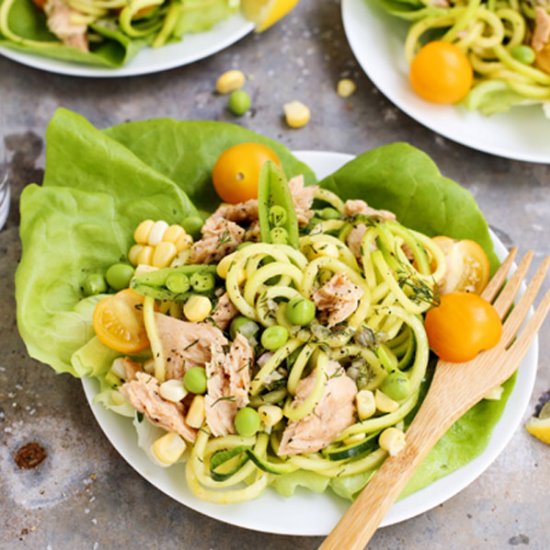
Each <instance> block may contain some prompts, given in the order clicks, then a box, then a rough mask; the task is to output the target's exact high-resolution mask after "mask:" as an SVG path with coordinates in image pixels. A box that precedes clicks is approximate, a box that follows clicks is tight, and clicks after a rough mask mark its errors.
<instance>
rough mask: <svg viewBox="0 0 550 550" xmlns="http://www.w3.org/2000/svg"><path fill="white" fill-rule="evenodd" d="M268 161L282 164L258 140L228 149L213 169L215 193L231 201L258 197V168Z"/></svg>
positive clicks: (259, 169)
mask: <svg viewBox="0 0 550 550" xmlns="http://www.w3.org/2000/svg"><path fill="white" fill-rule="evenodd" d="M268 160H271V161H273V162H275V163H276V164H278V165H279V166H280V165H281V161H280V160H279V157H278V156H277V155H276V154H275V152H274V151H273V150H272V149H270V148H269V147H267V145H262V144H261V143H240V144H239V145H234V146H233V147H231V148H229V149H227V150H226V151H224V152H223V153H222V155H221V156H220V158H219V159H218V160H217V162H216V165H215V166H214V171H213V172H212V180H213V183H214V189H216V193H218V195H219V196H220V198H221V199H222V200H223V201H224V202H228V203H230V204H237V203H238V202H244V201H247V200H248V199H257V198H258V179H259V177H260V171H261V169H262V166H263V165H264V163H265V162H267V161H268Z"/></svg>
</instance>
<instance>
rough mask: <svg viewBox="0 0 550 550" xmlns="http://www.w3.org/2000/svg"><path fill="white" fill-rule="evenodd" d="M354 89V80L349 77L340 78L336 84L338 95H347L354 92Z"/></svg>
mask: <svg viewBox="0 0 550 550" xmlns="http://www.w3.org/2000/svg"><path fill="white" fill-rule="evenodd" d="M355 90H357V86H356V85H355V82H354V81H353V80H350V79H349V78H342V80H340V81H339V82H338V84H337V85H336V93H337V94H338V95H339V96H340V97H344V98H346V97H349V96H350V95H353V94H354V93H355Z"/></svg>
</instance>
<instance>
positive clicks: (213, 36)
mask: <svg viewBox="0 0 550 550" xmlns="http://www.w3.org/2000/svg"><path fill="white" fill-rule="evenodd" d="M253 29H254V25H253V24H252V23H251V22H250V21H247V20H246V19H245V18H244V17H243V16H242V15H241V14H235V15H233V16H231V17H230V18H229V19H226V20H225V21H222V22H220V23H219V24H218V25H216V26H215V27H213V28H212V29H211V30H209V31H207V32H201V33H197V34H186V35H185V36H184V38H183V40H182V41H181V42H177V43H174V44H168V45H166V46H163V47H162V48H158V49H153V48H144V49H143V50H141V51H140V52H139V53H138V54H137V55H136V57H134V59H132V61H130V63H128V65H125V66H124V67H121V68H119V69H108V68H103V67H93V66H89V65H83V64H81V63H71V62H70V61H60V60H57V59H48V58H47V57H41V56H38V55H33V54H32V53H24V52H19V51H16V50H11V49H9V48H3V47H0V54H1V55H3V56H5V57H8V58H9V59H12V60H14V61H17V62H19V63H22V64H23V65H28V66H29V67H33V68H35V69H41V70H43V71H48V72H50V73H57V74H64V75H69V76H84V77H90V78H114V77H120V76H138V75H143V74H151V73H157V72H160V71H166V70H168V69H173V68H175V67H181V66H182V65H187V64H189V63H194V62H195V61H198V60H199V59H204V58H205V57H208V56H210V55H212V54H215V53H216V52H219V51H220V50H223V49H225V48H227V47H228V46H230V45H231V44H233V43H235V42H237V41H238V40H240V39H241V38H243V36H245V35H247V34H248V33H249V32H251V31H252V30H253Z"/></svg>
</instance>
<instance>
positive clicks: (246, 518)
mask: <svg viewBox="0 0 550 550" xmlns="http://www.w3.org/2000/svg"><path fill="white" fill-rule="evenodd" d="M295 154H296V156H297V157H298V158H299V159H300V160H302V161H303V162H305V163H306V164H308V165H309V166H310V167H311V168H312V169H313V170H314V171H315V172H316V174H317V176H318V177H319V178H323V177H325V176H327V175H329V174H331V173H332V172H334V171H335V170H337V169H338V168H339V167H340V166H342V165H343V164H345V163H346V162H348V161H350V160H351V159H352V158H353V157H352V156H350V155H344V154H340V153H328V152H327V153H324V152H314V151H303V152H297V153H295ZM493 240H494V242H495V248H496V252H497V254H498V255H499V257H501V258H503V257H504V256H505V255H506V249H505V248H504V245H503V244H502V243H501V242H500V241H499V240H498V239H497V238H496V237H495V236H494V235H493ZM537 358H538V340H535V342H534V344H533V345H532V346H531V349H530V350H529V353H528V354H527V356H526V358H525V360H524V361H523V363H522V364H521V366H520V368H519V374H518V378H517V382H516V385H515V387H514V390H513V391H512V394H511V395H510V398H509V399H508V402H507V404H506V408H505V410H504V413H503V415H502V417H501V418H500V420H499V422H498V424H497V425H496V427H495V429H494V431H493V433H492V436H491V441H490V443H489V445H488V447H487V449H486V450H485V452H484V453H483V454H482V455H480V456H479V457H477V458H476V459H475V460H473V461H472V462H470V463H469V464H467V465H466V466H464V467H463V468H461V469H460V470H457V471H456V472H453V473H452V474H450V475H448V476H446V477H445V478H443V479H440V480H439V481H436V482H435V483H432V484H431V485H430V486H428V487H426V488H425V489H422V490H420V491H418V492H416V493H414V494H412V495H410V496H408V497H407V498H404V499H403V500H401V501H399V502H398V503H397V504H395V505H394V507H393V508H392V509H391V510H390V512H389V514H388V515H387V516H386V518H385V519H384V521H383V523H382V525H391V524H393V523H397V522H399V521H403V520H406V519H409V518H412V517H414V516H417V515H419V514H421V513H422V512H425V511H426V510H429V509H431V508H434V507H435V506H437V505H438V504H441V503H442V502H444V501H445V500H447V499H449V498H451V497H452V496H453V495H455V494H456V493H458V492H459V491H461V490H462V489H464V488H465V487H466V486H468V485H469V484H470V483H471V482H472V481H474V479H476V478H477V477H478V476H479V475H480V474H482V473H483V471H484V470H485V469H486V468H487V467H488V466H489V465H490V464H491V463H492V462H493V461H494V460H495V459H496V458H497V456H498V455H499V454H500V453H501V452H502V450H503V449H504V447H505V446H506V445H507V443H508V442H509V441H510V439H511V438H512V435H513V434H514V432H515V430H516V429H517V428H518V426H519V424H520V422H521V419H522V417H523V415H524V413H525V410H526V409H527V406H528V404H529V398H530V396H531V392H532V391H533V386H534V383H535V374H536V369H537ZM82 384H83V386H84V391H85V393H86V397H87V398H88V401H89V403H90V407H91V408H92V411H93V413H94V415H95V417H96V419H97V421H98V423H99V425H100V426H101V429H102V430H103V432H104V433H105V435H106V436H107V438H108V439H109V441H110V442H111V443H112V444H113V446H114V447H115V448H116V449H117V451H118V452H119V453H120V454H121V455H122V457H123V458H124V459H125V460H126V461H127V462H128V464H130V466H132V468H134V470H136V471H137V472H138V473H139V474H140V475H141V476H143V477H144V478H145V479H147V480H148V481H149V482H150V483H151V484H153V485H154V486H155V487H157V488H158V489H160V490H161V491H163V492H164V493H166V494H167V495H169V496H171V497H172V498H173V499H174V500H177V501H178V502H181V503H182V504H184V505H185V506H189V507H190V508H193V510H196V511H198V512H201V513H203V514H206V515H207V516H210V517H212V518H216V519H218V520H221V521H224V522H226V523H230V524H232V525H238V526H239V527H246V528H248V529H254V530H256V531H264V532H268V533H279V534H285V535H311V536H314V535H326V534H328V533H329V531H330V530H331V529H332V527H334V525H336V523H337V522H338V520H339V519H340V517H341V516H342V514H343V512H344V511H345V510H346V508H347V507H348V505H349V503H348V502H347V501H345V500H343V499H341V498H339V497H337V496H336V495H334V494H333V493H332V492H329V491H327V492H326V493H323V494H316V493H311V492H308V491H305V490H298V491H297V492H296V494H295V495H294V496H293V497H291V498H284V497H282V496H279V495H278V494H277V493H276V492H275V491H274V490H270V489H268V490H267V491H266V492H265V493H264V494H263V495H262V496H261V497H260V498H258V499H256V500H253V501H250V502H245V503H243V504H232V505H229V506H228V505H226V506H223V505H216V504H209V503H207V502H203V501H201V500H199V499H197V498H196V497H195V496H193V494H192V493H191V492H190V491H189V490H188V489H187V487H186V485H185V474H184V468H185V466H184V465H183V464H180V465H176V466H173V467H172V468H168V469H164V468H160V467H158V466H155V465H154V464H153V463H151V461H150V460H149V459H148V458H147V456H146V455H145V453H144V452H143V450H142V449H140V448H139V447H138V446H137V436H136V432H135V429H134V427H133V426H132V421H131V419H129V418H124V417H122V416H118V415H117V414H115V413H113V412H110V411H108V410H106V409H104V408H103V407H102V406H101V405H95V404H94V403H93V398H94V395H95V393H96V391H97V389H98V386H97V383H96V381H95V380H90V379H83V380H82Z"/></svg>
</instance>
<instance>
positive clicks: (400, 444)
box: [378, 428, 407, 456]
mask: <svg viewBox="0 0 550 550" xmlns="http://www.w3.org/2000/svg"><path fill="white" fill-rule="evenodd" d="M378 444H379V445H380V448H381V449H384V451H388V453H389V455H390V456H395V455H396V454H398V453H400V452H401V451H402V450H403V449H404V448H405V445H406V444H407V441H406V439H405V434H404V433H403V432H402V431H401V430H398V429H397V428H386V429H385V430H384V431H383V432H382V433H381V434H380V438H379V439H378Z"/></svg>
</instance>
